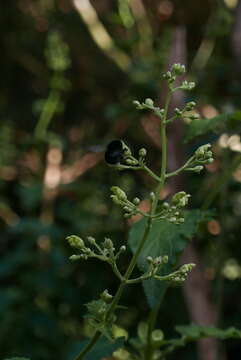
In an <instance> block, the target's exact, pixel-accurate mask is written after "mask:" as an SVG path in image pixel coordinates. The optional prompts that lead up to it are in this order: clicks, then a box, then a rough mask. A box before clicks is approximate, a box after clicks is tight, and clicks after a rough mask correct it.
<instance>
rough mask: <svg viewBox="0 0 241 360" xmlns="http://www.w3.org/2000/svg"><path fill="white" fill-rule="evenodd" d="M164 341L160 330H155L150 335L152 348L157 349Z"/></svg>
mask: <svg viewBox="0 0 241 360" xmlns="http://www.w3.org/2000/svg"><path fill="white" fill-rule="evenodd" d="M163 340H164V334H163V332H162V331H161V330H159V329H156V330H154V331H152V333H151V342H152V344H153V346H154V347H159V346H160V345H161V344H162V342H163Z"/></svg>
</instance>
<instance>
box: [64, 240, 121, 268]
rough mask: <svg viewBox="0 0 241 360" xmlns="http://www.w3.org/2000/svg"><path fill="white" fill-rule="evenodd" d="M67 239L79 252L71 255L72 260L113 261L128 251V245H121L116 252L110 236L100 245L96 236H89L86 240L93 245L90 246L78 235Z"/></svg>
mask: <svg viewBox="0 0 241 360" xmlns="http://www.w3.org/2000/svg"><path fill="white" fill-rule="evenodd" d="M66 240H67V241H68V243H69V245H70V246H71V247H73V248H75V249H77V250H78V252H79V253H78V254H74V255H71V256H70V260H72V261H75V260H87V259H89V258H97V259H99V260H102V261H107V262H109V263H113V262H115V261H116V260H117V259H118V257H119V256H120V254H121V253H123V252H124V251H126V247H125V246H121V247H120V249H119V251H118V252H117V253H115V247H114V245H113V242H112V240H111V239H109V238H105V240H104V241H103V242H102V243H101V245H98V244H97V243H96V240H95V238H93V237H92V236H87V238H86V240H87V242H88V243H89V244H90V246H91V247H88V246H87V245H86V244H85V242H84V240H83V239H81V238H80V237H79V236H76V235H71V236H68V237H67V238H66Z"/></svg>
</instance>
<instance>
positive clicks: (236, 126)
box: [184, 111, 241, 142]
mask: <svg viewBox="0 0 241 360" xmlns="http://www.w3.org/2000/svg"><path fill="white" fill-rule="evenodd" d="M240 127H241V111H236V112H234V113H232V114H222V115H218V116H215V117H213V118H210V119H196V120H193V121H192V122H191V123H190V124H189V125H188V129H187V133H186V136H185V139H184V141H185V142H188V141H190V140H192V139H193V138H194V137H196V136H200V135H204V134H206V133H207V132H209V131H216V130H218V129H220V131H227V132H229V131H230V130H231V132H232V133H234V132H237V131H239V130H240Z"/></svg>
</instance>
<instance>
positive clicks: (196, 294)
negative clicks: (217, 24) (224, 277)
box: [168, 26, 218, 360]
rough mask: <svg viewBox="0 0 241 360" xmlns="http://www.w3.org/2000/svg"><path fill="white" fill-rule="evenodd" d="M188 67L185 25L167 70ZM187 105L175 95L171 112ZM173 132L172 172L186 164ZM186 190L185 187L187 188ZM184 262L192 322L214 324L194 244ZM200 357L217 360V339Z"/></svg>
mask: <svg viewBox="0 0 241 360" xmlns="http://www.w3.org/2000/svg"><path fill="white" fill-rule="evenodd" d="M178 62H179V63H181V64H186V30H185V27H184V26H177V27H176V29H175V31H174V34H173V43H172V48H171V54H170V60H169V64H168V67H170V66H171V65H172V64H173V63H178ZM183 106H184V93H183V92H181V91H178V92H175V93H174V97H173V101H172V103H171V106H170V109H171V112H172V111H173V109H174V108H175V107H179V108H182V107H183ZM169 131H170V133H171V136H170V141H169V144H168V147H169V159H170V160H169V169H170V171H173V170H175V169H177V168H178V167H180V166H181V165H182V164H183V161H184V155H183V145H182V137H183V123H182V122H181V121H176V122H175V123H174V124H172V125H171V126H170V128H169ZM183 188H184V186H183V177H182V176H177V177H174V178H173V182H172V189H173V191H180V190H182V189H183ZM184 190H185V188H184ZM182 262H184V263H190V262H194V263H195V264H196V267H195V269H194V270H193V271H192V272H191V275H190V276H189V277H188V279H187V281H186V282H185V286H184V288H183V291H184V297H185V300H186V303H187V308H188V311H189V314H190V318H191V322H194V323H196V324H197V325H206V326H208V325H210V326H211V325H214V324H215V320H216V311H215V307H214V305H213V304H212V303H211V300H210V286H209V282H208V280H207V279H206V278H205V276H204V271H203V268H202V266H201V261H200V258H199V254H198V253H197V251H196V249H195V247H194V245H193V244H190V245H189V246H188V247H187V249H186V250H185V251H184V254H183V256H182ZM197 348H198V358H199V359H200V360H217V349H218V346H217V341H216V340H215V339H202V340H200V341H199V342H198V344H197Z"/></svg>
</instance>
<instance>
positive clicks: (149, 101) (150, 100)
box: [145, 98, 154, 107]
mask: <svg viewBox="0 0 241 360" xmlns="http://www.w3.org/2000/svg"><path fill="white" fill-rule="evenodd" d="M145 104H146V105H147V106H151V107H152V106H153V105H154V101H153V100H152V99H150V98H147V99H146V100H145Z"/></svg>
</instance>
